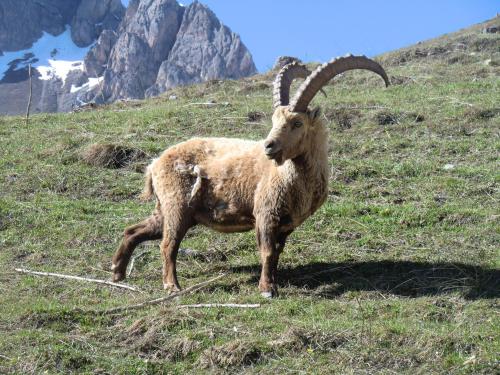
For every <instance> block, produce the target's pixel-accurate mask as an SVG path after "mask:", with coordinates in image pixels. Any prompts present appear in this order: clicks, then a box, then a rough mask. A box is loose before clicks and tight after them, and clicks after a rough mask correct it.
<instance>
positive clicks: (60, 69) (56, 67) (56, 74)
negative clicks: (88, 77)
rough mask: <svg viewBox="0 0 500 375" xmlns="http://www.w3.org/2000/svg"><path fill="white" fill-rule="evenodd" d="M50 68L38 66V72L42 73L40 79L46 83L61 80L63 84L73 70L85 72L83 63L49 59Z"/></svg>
mask: <svg viewBox="0 0 500 375" xmlns="http://www.w3.org/2000/svg"><path fill="white" fill-rule="evenodd" d="M48 62H49V66H38V67H37V68H36V70H38V72H39V73H40V79H41V80H42V81H46V80H49V79H52V78H59V79H60V80H61V81H62V82H63V84H64V83H65V82H66V77H68V74H69V72H71V71H73V70H80V71H83V61H65V60H51V59H49V61H48Z"/></svg>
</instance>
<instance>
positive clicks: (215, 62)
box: [0, 0, 256, 114]
mask: <svg viewBox="0 0 500 375" xmlns="http://www.w3.org/2000/svg"><path fill="white" fill-rule="evenodd" d="M20 2H21V0H0V56H1V54H2V51H3V52H10V51H24V50H27V49H29V48H31V46H32V45H33V43H34V42H36V41H37V40H38V39H39V38H40V37H41V36H42V34H43V33H44V32H47V33H50V34H52V35H54V36H57V35H59V34H61V33H63V32H64V31H65V30H67V28H68V26H69V27H70V31H71V39H72V41H73V42H74V43H75V44H76V45H77V46H79V47H85V46H89V45H91V48H90V49H89V51H88V53H87V55H86V57H85V59H84V65H83V71H81V67H82V66H81V65H80V67H79V68H75V70H74V71H71V72H70V73H69V75H68V76H67V77H66V78H65V79H64V82H63V79H61V78H58V76H55V75H54V76H52V78H50V79H48V80H46V77H45V78H44V77H42V74H41V73H40V72H38V71H37V70H36V69H35V70H34V72H35V73H34V79H33V81H34V95H33V106H32V108H33V112H56V111H70V110H72V109H74V108H75V107H77V106H79V105H83V104H85V103H88V102H91V101H93V102H96V103H104V102H113V101H115V100H118V99H129V98H133V99H141V98H144V97H149V96H156V95H159V94H161V93H162V92H164V91H166V90H168V89H170V88H172V87H174V86H178V85H186V84H192V83H198V82H203V81H206V80H211V79H222V78H231V79H236V78H240V77H245V76H249V75H252V74H254V73H256V68H255V65H254V63H253V60H252V56H251V55H250V52H249V51H248V50H247V48H246V47H245V45H244V44H243V43H242V41H241V40H240V38H239V36H238V35H237V34H235V33H233V32H232V31H231V30H230V29H229V28H228V27H227V26H224V25H223V24H222V23H221V22H220V21H219V20H218V19H217V16H216V15H215V14H214V13H213V12H212V11H211V10H210V9H209V8H208V7H206V6H205V5H202V4H200V3H199V2H197V1H195V2H193V3H192V4H191V5H189V6H187V7H184V6H182V5H180V4H179V3H178V2H177V1H176V0H131V1H130V3H129V6H128V8H127V9H126V10H125V8H124V7H123V5H122V3H121V0H22V6H21V5H20ZM54 51H56V49H54ZM56 53H57V52H54V54H56ZM55 59H56V60H57V56H55ZM79 59H81V57H79ZM37 62H39V59H38V58H37V56H35V53H31V52H30V53H25V54H24V56H23V57H20V58H16V59H15V60H13V61H11V62H9V63H8V65H4V66H7V70H6V71H5V72H0V73H1V74H2V75H3V78H2V77H0V114H1V113H9V114H16V113H23V112H24V110H25V108H26V94H25V93H26V92H27V87H26V86H27V81H28V65H29V64H36V63H37ZM39 64H40V62H39ZM42 65H43V64H42ZM45 65H48V62H45ZM35 66H37V65H35ZM61 77H62V76H61ZM42 78H44V79H45V80H42ZM13 92H15V93H19V94H17V96H13V95H9V93H13Z"/></svg>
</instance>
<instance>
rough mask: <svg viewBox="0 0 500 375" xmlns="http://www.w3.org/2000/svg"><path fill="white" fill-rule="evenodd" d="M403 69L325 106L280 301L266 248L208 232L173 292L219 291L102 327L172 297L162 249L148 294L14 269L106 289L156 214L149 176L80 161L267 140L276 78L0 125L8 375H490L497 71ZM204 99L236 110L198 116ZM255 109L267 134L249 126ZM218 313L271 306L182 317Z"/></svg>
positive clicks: (0, 279)
mask: <svg viewBox="0 0 500 375" xmlns="http://www.w3.org/2000/svg"><path fill="white" fill-rule="evenodd" d="M488 38H490V36H488ZM497 40H498V39H497ZM394 56H396V55H387V56H386V57H383V58H382V61H387V70H388V72H389V74H390V75H395V76H406V77H411V78H412V81H410V82H409V83H405V84H401V85H394V86H391V87H390V88H388V89H384V88H383V87H382V86H383V85H382V83H381V82H380V81H379V80H378V79H377V78H376V77H373V76H371V75H369V74H365V73H359V72H358V73H350V74H346V75H345V76H344V77H342V78H340V79H338V80H336V82H335V84H334V85H332V86H328V87H327V88H326V91H327V94H328V98H324V97H322V96H318V98H317V99H316V103H317V104H319V105H321V106H322V107H323V109H324V111H323V112H324V114H325V118H326V121H327V123H328V124H329V127H330V130H331V140H330V142H331V147H330V148H331V151H330V166H331V180H330V194H329V199H328V201H327V203H325V205H324V206H323V207H322V208H321V209H320V210H319V211H318V212H317V213H316V214H315V215H314V216H313V217H311V218H309V219H308V220H307V221H306V222H305V223H304V224H303V225H302V226H301V227H300V228H299V229H298V230H297V231H296V232H295V233H294V234H293V235H292V236H291V238H290V240H289V241H288V244H287V246H286V248H285V252H284V254H283V256H282V258H281V261H280V277H281V280H280V292H281V295H280V297H279V298H278V299H276V300H273V301H262V300H261V299H260V297H259V293H258V291H257V278H258V273H259V258H258V254H257V252H256V249H255V240H254V234H253V233H243V234H232V235H224V234H218V233H215V232H211V231H209V230H207V229H205V228H202V227H197V228H194V229H193V230H191V231H190V232H189V233H188V236H187V237H186V239H185V240H184V242H183V244H182V247H183V248H191V249H195V250H197V251H199V252H200V253H201V254H204V256H200V257H196V258H193V257H180V258H179V265H178V272H179V278H180V282H181V284H182V285H183V286H184V287H187V286H189V285H193V284H195V283H197V282H201V281H204V280H207V279H209V278H211V277H213V276H215V275H216V274H218V273H220V272H224V273H226V274H227V276H226V277H224V278H223V279H222V280H219V281H217V282H215V283H214V284H212V285H210V286H209V287H207V288H206V289H204V290H203V291H200V292H198V293H195V294H193V295H188V296H185V297H182V298H180V299H179V300H177V301H174V302H173V303H172V304H170V305H164V306H158V307H152V308H149V309H144V310H139V311H134V312H128V313H120V314H115V315H105V314H99V313H95V311H100V310H104V309H106V308H110V307H113V306H121V305H124V304H133V303H137V302H140V301H144V300H146V299H150V298H154V297H157V296H162V295H164V293H163V290H162V287H161V262H160V255H159V251H158V248H157V243H149V244H145V245H143V246H141V247H140V248H138V249H137V250H136V254H139V253H140V252H142V251H145V250H149V251H148V252H147V253H146V254H145V255H144V256H142V257H140V258H139V259H137V261H136V266H135V268H134V272H133V273H132V275H131V277H130V278H129V279H128V280H127V283H129V284H131V285H134V286H137V287H139V288H140V289H141V290H143V291H144V293H141V294H137V293H132V292H127V291H121V290H117V289H110V288H107V287H102V286H96V285H94V284H85V283H80V282H75V281H68V280H61V279H52V278H50V279H49V278H41V277H35V276H28V275H21V274H18V273H16V272H14V268H16V267H24V268H29V269H34V270H41V271H49V272H59V273H66V274H73V275H84V276H92V277H96V278H102V279H107V278H109V277H110V275H111V273H110V271H109V265H110V261H111V256H112V254H113V252H114V250H115V249H116V247H117V245H118V242H119V240H120V237H121V233H122V231H123V229H124V227H125V226H127V225H129V224H133V223H135V222H137V221H139V220H141V219H142V218H143V217H145V216H147V215H148V214H149V213H150V211H151V210H152V208H153V203H141V202H140V201H139V200H138V199H137V196H138V194H139V192H140V190H141V188H142V184H143V177H142V173H140V171H141V170H142V169H143V167H144V164H145V163H146V161H138V162H136V163H134V164H132V165H130V166H128V167H126V168H122V169H106V168H100V167H93V166H89V165H87V164H85V163H84V162H83V161H82V159H81V154H82V153H83V152H84V151H85V150H86V149H87V147H89V146H90V145H92V144H95V143H113V144H119V145H123V146H127V147H134V148H139V149H141V150H143V151H144V152H146V153H147V154H148V155H149V156H151V157H154V156H155V155H158V154H159V153H160V152H161V151H162V150H163V149H165V148H166V147H168V146H170V145H172V144H175V143H176V142H179V141H181V140H185V139H187V138H189V137H191V136H230V137H244V138H250V139H259V138H262V137H264V136H265V135H266V134H267V132H268V131H269V129H270V116H271V103H270V100H271V89H270V78H272V77H271V76H270V75H266V76H258V77H255V78H252V79H246V80H243V81H225V82H211V83H207V84H202V85H197V86H191V87H184V88H178V89H175V90H173V92H175V94H176V95H177V96H178V98H179V99H178V100H175V101H169V100H167V99H166V98H167V97H168V95H170V94H171V93H168V94H167V96H165V97H161V98H156V99H152V100H148V101H144V102H137V103H135V102H132V103H121V104H114V105H111V106H108V107H104V108H101V109H98V110H95V111H91V112H82V113H75V114H56V115H48V114H47V115H38V116H34V117H33V118H32V120H31V121H30V123H29V124H28V125H26V124H25V123H24V120H23V119H22V118H20V117H0V137H1V148H0V156H1V157H0V182H1V190H0V194H1V195H0V248H1V251H0V266H1V268H2V272H1V273H0V317H1V319H0V332H1V333H2V335H1V336H0V372H1V373H19V374H21V373H22V374H24V373H51V374H52V373H61V374H67V373H89V374H90V373H103V374H104V373H110V374H117V373H123V374H125V373H126V374H130V373H138V374H146V373H151V374H152V373H155V374H156V373H179V374H181V373H186V372H192V373H199V372H230V373H234V372H246V373H272V372H276V373H398V374H399V373H412V374H413V373H422V374H427V373H459V374H461V373H485V374H487V373H488V374H489V373H493V372H494V371H495V369H497V370H498V366H499V360H500V358H499V356H498V353H500V339H499V334H498V332H500V319H499V314H498V312H499V310H498V307H499V297H500V285H499V280H500V270H499V268H500V256H499V255H500V254H499V248H500V246H499V245H500V236H499V220H500V219H499V215H498V212H499V205H498V200H499V198H500V197H499V194H498V182H499V177H500V176H499V173H498V170H499V168H498V167H499V164H498V152H499V149H500V142H499V141H498V139H499V138H498V136H499V133H498V131H499V126H498V125H499V114H498V103H499V102H500V90H499V85H500V78H499V74H498V73H499V71H498V68H497V67H496V66H489V65H484V64H483V63H482V60H481V57H478V56H477V55H474V59H473V61H469V60H467V63H463V64H462V63H454V64H451V65H450V64H447V63H445V61H444V60H443V59H441V60H440V59H437V58H433V59H427V60H422V59H419V60H416V62H414V63H406V64H402V65H390V64H389V63H390V60H391V59H392V58H394ZM487 56H489V55H488V54H486V55H485V56H483V57H487ZM492 56H493V58H498V53H497V54H494V53H493V55H492ZM396 57H397V56H396ZM384 58H385V59H386V60H384ZM208 100H214V101H216V102H218V103H222V102H229V103H230V105H229V106H215V107H212V108H205V107H202V106H197V105H192V103H197V102H206V101H208ZM253 111H257V112H261V113H262V116H263V117H262V119H261V120H259V121H249V119H248V114H249V112H253ZM382 115H383V116H382ZM387 116H389V117H390V118H391V119H394V121H391V122H392V123H389V124H386V125H379V123H378V122H379V119H380V118H387ZM417 117H418V119H419V120H418V121H416V118H417ZM447 164H450V165H452V167H451V168H448V169H447V167H445V166H446V165H447ZM215 302H223V303H227V302H234V303H255V302H259V303H262V307H261V308H259V309H253V310H250V309H248V310H229V309H204V310H183V309H179V308H176V305H178V304H185V303H215Z"/></svg>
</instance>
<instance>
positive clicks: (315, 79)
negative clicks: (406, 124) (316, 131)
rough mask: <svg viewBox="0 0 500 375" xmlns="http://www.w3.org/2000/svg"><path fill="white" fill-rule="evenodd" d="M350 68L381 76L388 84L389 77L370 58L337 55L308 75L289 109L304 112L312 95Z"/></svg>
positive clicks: (387, 84)
mask: <svg viewBox="0 0 500 375" xmlns="http://www.w3.org/2000/svg"><path fill="white" fill-rule="evenodd" d="M352 69H366V70H370V71H372V72H374V73H377V74H378V75H379V76H381V77H382V78H383V79H384V81H385V85H386V86H389V85H390V82H389V78H388V77H387V74H386V73H385V70H384V68H382V67H381V66H380V65H379V64H378V63H377V62H375V61H373V60H370V59H369V58H367V57H366V56H352V55H348V56H345V57H338V58H336V59H333V60H331V61H330V62H328V63H325V64H323V65H321V66H319V67H318V68H317V69H316V70H315V71H314V72H312V73H311V75H310V76H309V77H307V79H306V80H305V81H304V82H303V83H302V85H301V86H300V87H299V89H298V90H297V93H296V94H295V96H294V98H293V100H292V103H291V104H290V109H291V111H292V112H305V111H307V106H308V105H309V103H310V102H311V100H312V99H313V98H314V96H315V95H316V94H317V93H318V91H320V90H321V88H322V87H323V86H324V85H326V84H327V83H328V82H329V81H330V80H331V79H332V78H333V77H335V76H336V75H338V74H340V73H343V72H345V71H347V70H352Z"/></svg>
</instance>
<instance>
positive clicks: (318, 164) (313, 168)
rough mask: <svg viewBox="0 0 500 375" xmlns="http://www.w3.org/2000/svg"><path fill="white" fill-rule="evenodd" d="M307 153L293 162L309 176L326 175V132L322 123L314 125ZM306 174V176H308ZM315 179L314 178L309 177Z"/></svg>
mask: <svg viewBox="0 0 500 375" xmlns="http://www.w3.org/2000/svg"><path fill="white" fill-rule="evenodd" d="M309 142H310V144H309V145H308V147H307V148H306V149H307V151H306V152H305V153H304V154H302V155H300V156H299V157H297V158H295V159H294V160H293V161H294V163H295V164H296V165H297V167H299V166H302V167H303V168H305V170H306V171H308V172H309V173H311V174H325V173H326V174H327V173H328V130H327V128H326V126H325V124H324V123H323V122H322V121H318V122H317V124H315V132H314V134H312V136H311V137H310V139H309ZM309 173H308V174H309ZM311 177H313V178H314V177H315V176H311Z"/></svg>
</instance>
